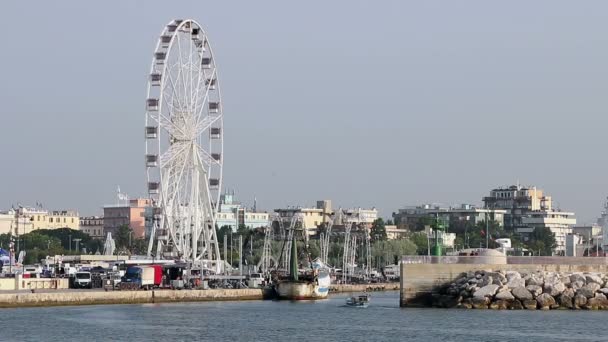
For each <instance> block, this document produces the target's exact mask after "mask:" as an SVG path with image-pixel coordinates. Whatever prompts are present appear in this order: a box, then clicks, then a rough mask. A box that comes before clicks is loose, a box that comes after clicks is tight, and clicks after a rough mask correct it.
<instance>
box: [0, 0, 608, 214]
mask: <svg viewBox="0 0 608 342" xmlns="http://www.w3.org/2000/svg"><path fill="white" fill-rule="evenodd" d="M176 17H191V18H193V19H196V20H198V21H199V22H201V23H202V24H203V25H204V26H205V28H206V30H207V31H208V33H209V35H210V39H211V44H212V46H213V49H214V52H215V55H216V60H217V62H218V64H219V68H220V82H221V85H222V93H223V101H224V109H225V123H224V127H225V150H224V156H225V159H224V160H225V165H224V170H225V172H224V184H225V185H226V186H227V187H229V188H231V189H236V191H237V196H238V197H239V198H240V199H241V200H242V201H244V202H245V203H247V204H249V205H251V204H252V202H253V197H254V196H257V199H258V206H259V207H262V208H264V209H272V208H275V207H282V206H286V205H298V204H299V205H313V204H314V201H315V200H317V199H325V198H327V199H332V200H333V202H334V206H343V207H350V206H361V207H371V206H376V207H378V208H379V209H380V210H381V214H382V215H383V216H385V217H388V216H390V213H391V212H392V211H395V210H396V209H397V208H399V207H402V206H404V205H414V204H419V203H424V202H439V203H445V204H451V203H461V202H465V203H481V198H482V197H483V196H484V195H486V194H487V193H488V191H489V190H490V189H492V188H494V187H497V186H501V185H509V184H512V183H515V182H516V181H517V180H519V181H520V182H521V183H522V184H531V185H537V186H538V187H541V188H543V189H545V190H546V191H547V192H548V193H549V194H551V195H552V196H553V198H554V201H555V202H557V203H558V205H559V207H561V208H562V209H564V210H571V211H575V212H576V213H577V216H578V217H579V222H590V221H592V220H594V219H595V217H596V216H598V215H599V213H600V210H601V207H602V202H603V200H604V198H605V196H606V195H608V186H607V176H608V172H607V168H608V158H606V145H607V143H606V133H605V132H606V130H607V129H608V117H607V115H606V111H607V107H608V103H607V102H608V101H607V99H608V97H607V96H606V94H607V93H608V20H607V19H608V3H607V2H604V1H584V2H572V1H553V0H551V1H533V2H531V1H508V2H502V3H498V2H490V1H416V2H414V1H305V2H298V3H295V2H286V1H239V2H236V1H190V2H185V1H183V2H179V3H178V4H177V1H175V2H174V1H162V2H159V1H95V2H91V1H61V2H58V1H57V2H50V1H35V2H34V1H19V2H16V1H10V2H6V3H4V4H3V6H2V10H1V11H0V29H1V30H2V32H3V33H4V35H3V39H2V49H1V50H0V51H1V53H0V63H1V65H2V66H3V70H2V77H1V80H2V82H0V103H1V104H2V105H1V107H0V113H1V118H2V124H1V125H0V147H1V148H2V154H1V156H2V158H1V160H2V167H1V168H0V179H1V180H2V181H1V185H0V207H1V208H5V209H6V208H10V206H11V204H17V203H18V202H20V203H22V204H30V205H32V204H34V203H35V202H36V201H39V202H42V203H44V205H45V206H46V207H48V208H49V209H69V208H74V209H78V210H79V211H80V213H81V214H88V215H91V214H100V213H101V212H102V211H101V208H102V206H103V204H107V203H113V202H114V201H115V192H116V186H117V185H120V186H121V189H122V190H123V191H124V192H127V193H128V194H129V195H130V196H131V197H135V196H137V195H143V194H144V186H145V178H144V175H145V174H144V140H143V126H144V100H145V94H146V77H147V74H148V72H149V66H150V62H151V58H152V53H153V49H154V46H155V44H156V39H157V37H158V35H159V33H160V31H161V29H162V28H163V26H164V25H165V24H166V23H167V22H169V21H170V20H171V19H173V18H176Z"/></svg>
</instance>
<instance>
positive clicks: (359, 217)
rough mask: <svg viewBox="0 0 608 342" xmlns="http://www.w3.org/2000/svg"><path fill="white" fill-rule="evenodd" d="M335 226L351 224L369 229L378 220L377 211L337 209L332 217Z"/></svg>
mask: <svg viewBox="0 0 608 342" xmlns="http://www.w3.org/2000/svg"><path fill="white" fill-rule="evenodd" d="M333 219H334V224H335V225H345V224H351V225H353V224H354V225H356V226H357V227H362V228H366V229H370V228H371V227H372V224H373V223H374V221H376V220H377V219H378V209H376V208H371V209H362V208H353V209H338V210H336V212H335V213H334V216H333Z"/></svg>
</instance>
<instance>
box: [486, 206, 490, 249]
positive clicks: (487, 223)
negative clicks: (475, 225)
mask: <svg viewBox="0 0 608 342" xmlns="http://www.w3.org/2000/svg"><path fill="white" fill-rule="evenodd" d="M488 227H489V222H488V212H487V211H486V249H490V231H489V230H488Z"/></svg>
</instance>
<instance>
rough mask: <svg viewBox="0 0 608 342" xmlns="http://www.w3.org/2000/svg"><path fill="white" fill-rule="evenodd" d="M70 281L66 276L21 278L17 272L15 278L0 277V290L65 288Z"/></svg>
mask: <svg viewBox="0 0 608 342" xmlns="http://www.w3.org/2000/svg"><path fill="white" fill-rule="evenodd" d="M69 284H70V281H69V279H67V278H23V277H22V276H21V275H20V274H18V275H17V276H16V277H15V278H0V290H2V291H7V290H8V291H12V290H42V289H55V290H59V289H67V288H69Z"/></svg>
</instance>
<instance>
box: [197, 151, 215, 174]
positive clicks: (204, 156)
mask: <svg viewBox="0 0 608 342" xmlns="http://www.w3.org/2000/svg"><path fill="white" fill-rule="evenodd" d="M196 152H197V153H198V157H199V160H200V161H201V162H203V164H204V165H205V166H207V165H209V166H211V165H221V163H220V161H219V160H217V159H215V158H213V156H212V155H210V154H209V153H208V152H207V151H205V150H204V149H203V148H202V147H201V146H199V145H197V146H196ZM220 157H221V156H220ZM205 171H207V169H205Z"/></svg>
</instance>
